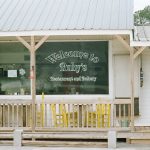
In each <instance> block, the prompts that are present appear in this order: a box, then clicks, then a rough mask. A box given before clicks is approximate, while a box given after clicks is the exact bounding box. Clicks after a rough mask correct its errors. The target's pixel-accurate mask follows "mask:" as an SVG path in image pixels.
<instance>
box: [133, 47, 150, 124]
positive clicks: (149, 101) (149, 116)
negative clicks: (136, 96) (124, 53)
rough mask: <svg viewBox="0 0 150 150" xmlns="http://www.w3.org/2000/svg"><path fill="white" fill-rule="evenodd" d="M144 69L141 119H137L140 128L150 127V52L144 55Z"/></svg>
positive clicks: (145, 52)
mask: <svg viewBox="0 0 150 150" xmlns="http://www.w3.org/2000/svg"><path fill="white" fill-rule="evenodd" d="M142 68H143V72H144V82H143V87H141V88H140V100H139V103H140V105H139V106H140V107H139V108H140V117H138V118H136V122H135V124H136V125H138V126H150V52H149V50H148V49H147V50H145V51H144V52H143V53H142Z"/></svg>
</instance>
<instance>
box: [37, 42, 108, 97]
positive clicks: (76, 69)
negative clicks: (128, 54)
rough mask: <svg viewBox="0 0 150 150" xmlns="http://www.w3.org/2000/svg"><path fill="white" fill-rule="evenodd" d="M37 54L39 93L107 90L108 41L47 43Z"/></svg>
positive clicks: (99, 92) (104, 91)
mask: <svg viewBox="0 0 150 150" xmlns="http://www.w3.org/2000/svg"><path fill="white" fill-rule="evenodd" d="M36 56H37V57H36V60H37V92H39V94H40V92H41V91H44V92H45V93H46V94H108V91H109V85H108V42H106V41H94V42H53V43H45V44H44V45H43V46H42V47H41V48H40V49H39V50H38V51H37V54H36Z"/></svg>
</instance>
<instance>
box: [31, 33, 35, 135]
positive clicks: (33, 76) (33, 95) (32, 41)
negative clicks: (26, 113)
mask: <svg viewBox="0 0 150 150" xmlns="http://www.w3.org/2000/svg"><path fill="white" fill-rule="evenodd" d="M35 64H36V60H35V39H34V36H31V51H30V73H31V74H32V75H30V78H31V95H32V131H33V132H34V131H35V125H36V122H35V103H36V102H35V100H36V88H35V87H36V79H35V78H36V74H35V69H36V68H35Z"/></svg>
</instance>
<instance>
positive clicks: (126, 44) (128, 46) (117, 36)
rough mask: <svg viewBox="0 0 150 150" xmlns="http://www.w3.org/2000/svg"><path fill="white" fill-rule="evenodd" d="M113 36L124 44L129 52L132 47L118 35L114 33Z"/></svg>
mask: <svg viewBox="0 0 150 150" xmlns="http://www.w3.org/2000/svg"><path fill="white" fill-rule="evenodd" d="M115 37H116V38H117V39H118V40H119V41H120V42H121V43H122V44H123V45H124V47H125V48H126V49H127V50H128V51H129V52H130V50H131V49H132V48H131V47H130V45H129V44H128V43H127V42H126V41H125V40H124V39H123V38H122V37H121V36H119V35H115Z"/></svg>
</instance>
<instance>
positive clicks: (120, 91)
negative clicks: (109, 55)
mask: <svg viewBox="0 0 150 150" xmlns="http://www.w3.org/2000/svg"><path fill="white" fill-rule="evenodd" d="M138 68H139V63H138V60H136V62H135V70H134V76H135V77H134V79H135V97H139V94H138V89H139V88H138V85H139V69H138ZM130 79H131V76H130V56H129V55H114V85H115V97H125V98H127V97H130V96H131V84H130Z"/></svg>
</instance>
